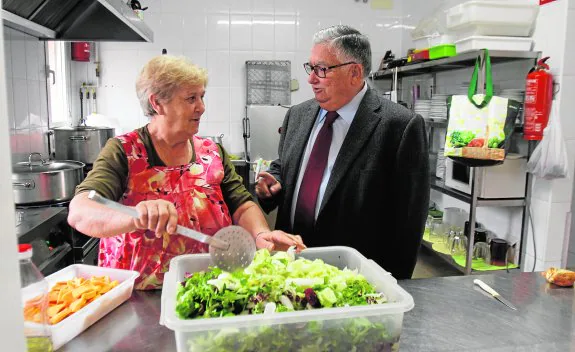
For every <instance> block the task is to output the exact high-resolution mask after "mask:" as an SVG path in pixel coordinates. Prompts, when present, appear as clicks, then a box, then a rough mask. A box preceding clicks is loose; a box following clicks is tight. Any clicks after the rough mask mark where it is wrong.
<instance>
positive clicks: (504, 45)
mask: <svg viewBox="0 0 575 352" xmlns="http://www.w3.org/2000/svg"><path fill="white" fill-rule="evenodd" d="M532 45H533V40H532V39H531V38H520V37H488V36H473V37H468V38H464V39H461V40H458V41H456V42H455V48H456V50H457V53H458V54H460V53H464V52H466V51H471V50H478V49H489V50H511V51H530V50H531V47H532Z"/></svg>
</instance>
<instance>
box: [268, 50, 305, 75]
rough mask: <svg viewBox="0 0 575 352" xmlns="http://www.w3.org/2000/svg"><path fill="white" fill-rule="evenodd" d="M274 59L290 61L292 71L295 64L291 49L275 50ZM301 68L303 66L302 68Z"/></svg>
mask: <svg viewBox="0 0 575 352" xmlns="http://www.w3.org/2000/svg"><path fill="white" fill-rule="evenodd" d="M274 60H284V61H285V60H287V61H289V62H290V65H291V70H292V72H293V70H294V65H295V52H293V51H276V52H275V53H274ZM302 69H303V68H302Z"/></svg>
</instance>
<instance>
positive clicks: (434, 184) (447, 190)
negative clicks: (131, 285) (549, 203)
mask: <svg viewBox="0 0 575 352" xmlns="http://www.w3.org/2000/svg"><path fill="white" fill-rule="evenodd" d="M430 185H431V189H434V190H436V191H438V192H441V193H443V194H447V195H448V196H450V197H453V198H455V199H459V200H460V201H462V202H465V203H467V204H471V196H470V195H469V194H467V193H463V192H461V191H458V190H456V189H454V188H451V187H448V186H446V185H445V182H444V181H443V180H442V179H440V178H437V177H432V178H431V179H430ZM524 205H525V199H524V198H495V199H484V198H478V199H477V206H478V207H522V206H524Z"/></svg>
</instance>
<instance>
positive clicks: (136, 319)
mask: <svg viewBox="0 0 575 352" xmlns="http://www.w3.org/2000/svg"><path fill="white" fill-rule="evenodd" d="M475 278H481V279H482V280H483V281H485V282H486V283H487V284H489V285H491V287H493V288H494V289H495V290H497V291H498V292H499V293H500V294H501V295H502V296H504V297H505V298H507V299H509V300H510V301H511V302H512V303H513V304H514V305H515V306H517V308H518V310H517V311H513V310H511V309H509V308H507V307H505V306H504V305H503V304H501V303H499V302H498V301H496V300H495V299H493V298H491V296H488V295H487V294H486V293H484V292H483V291H481V290H480V289H479V288H476V287H474V285H473V279H475ZM400 285H401V286H402V287H403V288H405V289H406V290H407V291H408V292H409V293H410V294H411V295H412V296H413V299H414V300H415V308H414V309H413V310H412V311H410V312H407V313H406V314H405V316H404V322H403V332H402V334H401V342H400V350H401V351H418V352H423V351H497V352H500V351H575V292H574V290H573V288H557V287H553V286H550V285H548V284H547V283H546V282H545V280H544V279H543V277H541V276H540V274H538V273H520V272H512V273H509V274H505V273H503V274H492V275H483V276H476V275H474V276H463V277H449V278H436V279H423V280H406V281H400ZM160 295H161V292H159V291H157V292H141V291H140V292H134V294H133V295H132V297H131V298H130V300H129V301H128V302H126V303H124V304H123V305H121V306H120V307H118V308H117V309H116V310H114V311H112V312H111V313H110V314H108V315H107V316H106V317H104V318H102V319H101V320H100V321H99V322H97V323H96V324H94V325H93V326H92V327H90V328H88V329H87V330H86V331H84V333H82V334H81V335H79V336H78V337H76V338H75V339H74V340H72V341H71V342H69V343H68V344H67V345H65V346H64V347H62V349H60V350H59V351H82V352H88V351H139V352H141V351H175V350H176V347H175V338H174V333H173V332H172V331H171V330H169V329H167V328H165V327H163V326H160V325H159V324H158V320H159V316H160Z"/></svg>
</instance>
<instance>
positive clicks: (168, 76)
mask: <svg viewBox="0 0 575 352" xmlns="http://www.w3.org/2000/svg"><path fill="white" fill-rule="evenodd" d="M207 83H208V74H207V72H206V70H205V69H203V68H200V67H198V66H196V65H194V64H193V63H192V62H191V61H190V60H188V59H187V58H185V57H177V56H170V55H161V56H156V57H154V58H153V59H151V60H150V61H148V63H147V64H146V65H145V66H144V68H143V69H142V71H141V72H140V75H139V76H138V79H137V81H136V94H137V95H138V100H140V106H141V107H142V110H143V111H144V115H146V116H148V117H151V116H154V115H156V114H157V112H156V111H155V110H154V107H153V106H152V104H150V100H149V99H150V95H152V94H154V95H155V96H156V97H157V99H158V100H159V101H162V102H169V101H170V100H172V97H173V96H174V93H175V92H176V90H177V89H178V88H181V87H185V86H186V85H187V86H199V85H202V86H204V87H205V86H206V84H207Z"/></svg>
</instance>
